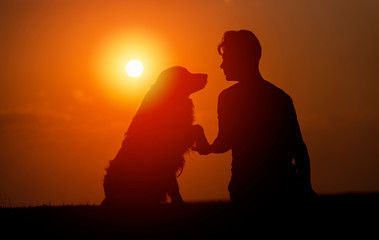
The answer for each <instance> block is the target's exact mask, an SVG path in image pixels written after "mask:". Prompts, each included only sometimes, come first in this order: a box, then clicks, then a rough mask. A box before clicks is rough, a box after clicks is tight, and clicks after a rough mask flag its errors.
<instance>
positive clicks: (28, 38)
mask: <svg viewBox="0 0 379 240" xmlns="http://www.w3.org/2000/svg"><path fill="white" fill-rule="evenodd" d="M78 2H79V3H78ZM378 12H379V3H378V2H377V1H369V0H362V1H353V0H335V1H328V0H320V1H310V0H309V1H304V0H289V1H281V0H267V1H255V0H254V1H251V0H224V1H223V0H211V1H200V0H196V1H178V0H170V1H169V0H163V1H144V0H141V1H63V0H62V1H61V0H57V1H47V0H46V1H41V0H36V1H19V0H15V1H13V0H3V1H1V2H0V52H1V54H0V196H1V199H2V200H1V202H0V204H1V205H6V204H7V205H10V204H12V205H13V206H18V205H37V204H43V203H51V204H62V203H67V204H70V203H73V204H78V203H94V204H98V203H100V202H101V200H102V199H103V189H102V180H103V175H104V173H105V171H104V168H105V167H106V166H107V163H108V161H109V160H110V159H112V158H113V157H114V156H115V154H116V153H117V150H118V149H119V147H120V144H121V141H122V140H123V134H124V132H125V131H126V129H127V128H128V125H129V123H130V120H131V118H132V117H133V115H134V113H135V111H136V109H137V107H138V105H139V102H140V101H141V99H142V98H143V96H144V93H145V92H146V91H147V89H148V87H149V86H150V84H151V83H153V82H154V81H155V78H156V77H157V75H158V74H159V73H160V71H162V70H163V69H165V68H167V67H170V66H173V65H182V66H185V67H187V68H188V69H189V70H190V71H192V72H204V73H207V74H208V75H209V78H208V81H209V82H208V85H207V86H206V88H205V89H204V90H202V91H201V92H198V93H196V94H194V95H193V99H194V103H195V115H196V122H197V123H199V124H201V125H203V127H204V129H205V132H206V135H207V137H208V138H209V140H210V141H213V139H214V138H215V137H216V135H217V115H216V105H217V96H218V94H219V93H220V91H221V90H222V89H224V88H226V87H227V86H230V83H227V82H226V81H225V80H224V76H223V73H222V70H221V69H220V68H219V65H220V63H221V57H220V56H219V55H218V53H217V51H216V47H217V45H218V43H219V42H220V40H221V37H222V35H223V33H224V32H225V31H226V30H239V29H249V30H252V31H253V32H255V33H256V35H257V36H258V38H259V39H260V41H261V44H262V48H263V52H262V61H261V65H260V69H261V71H262V75H263V77H264V78H265V79H267V80H268V81H270V82H272V83H274V84H275V85H277V86H278V87H280V88H282V89H283V90H285V91H286V92H287V93H288V94H290V95H291V96H292V98H293V100H294V104H295V107H296V110H297V114H298V119H299V122H300V126H301V129H302V133H303V137H304V140H305V141H306V143H307V145H308V149H309V154H310V157H311V168H312V181H313V186H314V189H315V190H316V192H318V193H341V192H352V191H354V192H356V191H358V192H368V191H379V175H378V174H377V172H378V171H377V169H378V167H379V163H378V159H379V154H378V151H377V147H378V146H379V140H378V139H379V113H378V110H377V109H378V107H377V106H378V102H379V95H378V94H377V91H378V89H379V87H378V86H379V83H378V81H377V66H378V63H379V60H378V59H379V47H378V46H377V44H378V42H379V30H378V29H379V15H378V14H377V13H378ZM133 58H137V59H140V60H141V61H142V62H143V63H144V65H145V72H144V74H143V75H142V76H141V77H139V78H137V79H133V80H132V79H131V78H129V77H128V76H127V75H126V73H125V70H124V68H125V64H126V62H127V61H128V60H131V59H133ZM230 163H231V153H230V152H229V153H226V154H219V155H216V154H212V155H209V156H199V155H198V154H197V153H191V154H190V156H188V157H187V163H186V166H185V168H184V172H183V174H182V176H181V177H180V178H179V184H180V188H181V192H182V195H183V198H184V200H187V201H191V200H210V199H227V198H228V192H227V184H228V182H229V178H230Z"/></svg>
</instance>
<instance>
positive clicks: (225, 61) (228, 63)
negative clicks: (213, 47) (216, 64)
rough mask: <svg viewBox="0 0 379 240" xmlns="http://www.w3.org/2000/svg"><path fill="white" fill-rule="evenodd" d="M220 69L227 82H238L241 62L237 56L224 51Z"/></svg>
mask: <svg viewBox="0 0 379 240" xmlns="http://www.w3.org/2000/svg"><path fill="white" fill-rule="evenodd" d="M220 68H221V69H223V71H224V75H225V78H226V80H227V81H238V80H240V76H239V75H240V74H241V71H242V69H241V60H240V59H239V57H238V55H237V54H234V53H233V52H231V51H228V50H224V52H223V54H222V63H221V65H220Z"/></svg>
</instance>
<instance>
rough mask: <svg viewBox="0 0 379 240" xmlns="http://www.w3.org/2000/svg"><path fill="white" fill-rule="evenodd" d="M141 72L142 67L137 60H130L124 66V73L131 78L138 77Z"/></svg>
mask: <svg viewBox="0 0 379 240" xmlns="http://www.w3.org/2000/svg"><path fill="white" fill-rule="evenodd" d="M142 72H143V65H142V63H141V62H140V61H138V60H131V61H129V62H128V64H126V73H127V74H128V75H129V76H131V77H133V78H136V77H139V76H140V75H141V74H142Z"/></svg>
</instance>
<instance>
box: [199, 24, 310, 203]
mask: <svg viewBox="0 0 379 240" xmlns="http://www.w3.org/2000/svg"><path fill="white" fill-rule="evenodd" d="M218 52H219V54H220V55H221V56H222V58H223V61H222V64H221V66H220V67H221V68H222V69H223V71H224V74H225V77H226V80H227V81H237V82H238V83H236V84H235V85H233V86H231V87H229V88H228V89H225V90H224V91H222V92H221V94H220V95H219V100H218V110H217V112H218V120H219V132H218V136H217V138H216V139H215V141H214V142H213V144H212V145H210V146H209V145H206V144H199V145H200V146H198V147H197V148H198V149H197V150H198V151H199V152H200V154H209V153H224V152H226V151H228V150H230V149H231V150H232V156H233V160H232V177H231V181H230V183H229V187H228V189H229V193H230V198H231V200H232V202H233V203H246V204H249V205H250V206H251V205H254V206H258V205H260V204H262V203H264V202H267V201H268V200H269V201H271V202H272V200H274V199H275V200H274V201H282V202H284V201H287V200H290V199H291V200H290V201H292V200H293V199H294V197H295V196H296V197H297V196H299V195H303V196H304V194H303V193H307V194H308V193H313V191H312V187H311V180H310V161H309V156H308V152H307V148H306V145H305V144H304V141H303V139H302V136H301V132H300V128H299V124H298V121H297V117H296V112H295V109H294V106H293V103H292V100H291V98H290V97H289V96H288V95H287V94H286V93H285V92H284V91H282V90H281V89H279V88H277V87H276V86H274V85H272V84H271V83H269V82H267V81H265V80H264V79H263V78H262V76H261V74H260V72H259V68H258V65H259V60H260V57H261V45H260V43H259V41H258V39H257V37H256V36H255V35H254V34H253V33H252V32H250V31H247V30H241V31H228V32H225V34H224V37H223V39H222V42H221V43H220V45H219V46H218ZM305 195H306V194H305Z"/></svg>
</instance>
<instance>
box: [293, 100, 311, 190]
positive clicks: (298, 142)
mask: <svg viewBox="0 0 379 240" xmlns="http://www.w3.org/2000/svg"><path fill="white" fill-rule="evenodd" d="M290 118H291V119H290V123H291V125H292V127H291V130H292V133H291V135H292V143H293V144H292V146H293V157H294V160H295V166H296V170H297V172H298V174H299V176H300V179H301V182H302V184H304V186H305V187H306V188H308V189H312V184H311V165H310V160H309V155H308V149H307V146H306V145H305V143H304V140H303V137H302V135H301V131H300V126H299V122H298V120H297V116H296V111H295V108H294V106H293V103H292V101H291V108H290Z"/></svg>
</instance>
